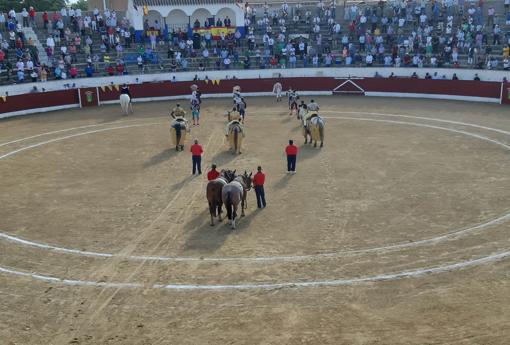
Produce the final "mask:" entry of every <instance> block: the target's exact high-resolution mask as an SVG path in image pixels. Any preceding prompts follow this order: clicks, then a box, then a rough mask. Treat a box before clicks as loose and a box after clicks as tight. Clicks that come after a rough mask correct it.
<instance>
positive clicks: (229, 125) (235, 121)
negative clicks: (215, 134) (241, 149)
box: [225, 119, 245, 138]
mask: <svg viewBox="0 0 510 345" xmlns="http://www.w3.org/2000/svg"><path fill="white" fill-rule="evenodd" d="M234 125H238V126H239V128H240V129H241V134H242V135H243V138H244V136H245V130H244V126H243V124H242V122H241V121H240V119H233V120H231V121H229V123H227V126H226V127H225V136H226V137H228V135H229V133H230V128H232V126H234Z"/></svg>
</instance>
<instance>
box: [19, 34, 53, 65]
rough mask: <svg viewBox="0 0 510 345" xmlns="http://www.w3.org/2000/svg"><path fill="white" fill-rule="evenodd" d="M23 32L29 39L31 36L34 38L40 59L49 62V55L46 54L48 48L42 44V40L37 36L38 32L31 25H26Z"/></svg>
mask: <svg viewBox="0 0 510 345" xmlns="http://www.w3.org/2000/svg"><path fill="white" fill-rule="evenodd" d="M23 33H24V34H25V37H26V39H27V40H28V39H29V38H31V39H32V42H33V43H34V46H35V47H36V48H37V52H38V55H39V61H40V62H41V63H47V62H48V55H47V54H46V50H45V49H44V47H43V45H42V44H41V41H39V38H38V37H37V34H36V33H35V32H34V30H33V29H32V28H31V27H26V28H23Z"/></svg>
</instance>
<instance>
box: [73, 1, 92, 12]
mask: <svg viewBox="0 0 510 345" xmlns="http://www.w3.org/2000/svg"><path fill="white" fill-rule="evenodd" d="M73 7H74V8H79V9H81V10H82V11H87V10H88V9H89V5H88V0H78V1H77V2H76V3H75V4H73Z"/></svg>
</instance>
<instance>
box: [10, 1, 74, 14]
mask: <svg viewBox="0 0 510 345" xmlns="http://www.w3.org/2000/svg"><path fill="white" fill-rule="evenodd" d="M66 5H67V1H66V0H0V11H2V12H7V11H9V10H11V9H14V10H15V11H16V12H19V11H21V10H22V9H23V8H26V9H27V10H28V8H29V7H30V6H33V7H34V8H35V10H36V11H38V12H39V11H56V10H60V9H61V8H62V7H64V6H66Z"/></svg>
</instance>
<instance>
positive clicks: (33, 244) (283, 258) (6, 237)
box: [0, 212, 510, 262]
mask: <svg viewBox="0 0 510 345" xmlns="http://www.w3.org/2000/svg"><path fill="white" fill-rule="evenodd" d="M509 220H510V212H509V213H506V214H504V215H502V216H500V217H498V218H495V219H491V220H489V221H487V222H484V223H481V224H478V225H475V226H471V227H468V228H463V229H460V230H454V231H452V232H449V233H446V234H443V235H440V236H435V237H431V238H427V239H423V240H418V241H414V242H405V243H397V244H390V245H387V246H381V247H372V248H366V249H352V250H343V251H337V252H329V253H317V254H307V255H288V256H285V255H283V256H258V257H257V256H255V257H217V258H215V257H205V258H197V257H186V256H184V257H179V256H176V257H168V256H147V255H130V256H123V255H119V254H112V253H99V252H91V251H82V250H78V249H69V248H62V247H57V246H52V245H48V244H43V243H37V242H32V241H28V240H25V239H21V238H19V237H15V236H11V235H7V234H5V233H1V232H0V239H4V240H7V241H9V242H14V243H18V244H22V245H25V246H30V247H36V248H40V249H46V250H51V251H55V252H60V253H66V254H77V255H82V256H91V257H103V258H112V257H120V258H124V259H126V260H133V261H145V260H152V261H174V262H179V261H212V262H220V261H303V260H309V259H314V258H334V257H338V256H342V255H348V254H363V253H371V252H378V251H389V250H395V249H402V248H411V247H418V246H421V245H424V244H428V243H434V242H438V241H442V240H446V239H449V238H454V237H457V236H460V235H463V234H466V233H469V232H473V231H476V230H480V229H484V228H488V227H490V226H493V225H498V224H502V223H505V222H507V221H509Z"/></svg>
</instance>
